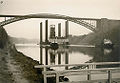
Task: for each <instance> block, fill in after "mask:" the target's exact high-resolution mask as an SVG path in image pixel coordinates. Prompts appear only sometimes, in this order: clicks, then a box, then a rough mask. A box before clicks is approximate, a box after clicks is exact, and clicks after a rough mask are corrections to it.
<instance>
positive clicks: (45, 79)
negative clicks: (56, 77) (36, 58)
mask: <svg viewBox="0 0 120 83" xmlns="http://www.w3.org/2000/svg"><path fill="white" fill-rule="evenodd" d="M44 71H46V67H44ZM44 83H47V77H46V74H44Z"/></svg>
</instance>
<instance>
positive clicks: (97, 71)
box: [35, 62, 120, 83]
mask: <svg viewBox="0 0 120 83" xmlns="http://www.w3.org/2000/svg"><path fill="white" fill-rule="evenodd" d="M119 64H120V62H101V63H84V64H65V65H37V66H35V68H44V71H42V74H43V75H44V83H47V77H53V76H54V77H56V83H90V82H91V83H92V82H107V83H112V81H117V80H119V81H120V78H119V77H118V78H114V79H113V78H112V73H116V72H117V73H120V67H119V66H118V67H113V68H95V69H79V70H62V71H46V68H49V67H66V66H67V67H68V66H81V65H86V66H91V65H96V66H98V65H119ZM93 74H96V75H98V74H107V76H108V78H107V79H100V80H92V79H91V75H93ZM70 75H87V80H86V81H74V82H73V81H72V82H59V77H60V76H70Z"/></svg>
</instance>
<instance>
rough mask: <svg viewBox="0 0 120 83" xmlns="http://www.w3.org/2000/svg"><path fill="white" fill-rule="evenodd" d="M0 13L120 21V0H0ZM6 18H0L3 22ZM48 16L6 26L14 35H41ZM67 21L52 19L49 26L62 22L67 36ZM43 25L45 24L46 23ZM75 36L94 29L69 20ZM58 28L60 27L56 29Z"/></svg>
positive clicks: (70, 31) (36, 36)
mask: <svg viewBox="0 0 120 83" xmlns="http://www.w3.org/2000/svg"><path fill="white" fill-rule="evenodd" d="M1 1H3V3H0V14H17V15H27V14H38V13H53V14H62V15H68V16H73V17H79V18H108V19H119V20H120V0H0V2H1ZM2 19H3V18H0V21H2ZM45 20H46V19H27V20H22V21H19V22H15V23H12V24H9V25H7V26H5V27H4V28H5V29H6V31H7V33H8V34H9V35H10V36H13V37H24V38H32V39H33V38H39V24H40V22H43V24H44V22H45ZM64 22H65V20H55V19H49V25H51V24H55V25H56V27H57V23H62V34H63V36H64V27H65V26H64V25H65V24H64ZM43 27H44V26H43ZM69 27H70V29H69V33H70V34H72V35H83V34H88V33H90V32H91V31H90V30H88V29H86V28H85V27H82V26H80V25H78V24H75V23H72V22H69ZM56 31H57V29H56Z"/></svg>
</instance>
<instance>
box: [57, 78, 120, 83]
mask: <svg viewBox="0 0 120 83" xmlns="http://www.w3.org/2000/svg"><path fill="white" fill-rule="evenodd" d="M112 80H113V81H114V82H115V83H117V82H118V81H120V78H115V79H112ZM107 81H108V79H101V80H86V81H71V82H59V83H93V82H107Z"/></svg>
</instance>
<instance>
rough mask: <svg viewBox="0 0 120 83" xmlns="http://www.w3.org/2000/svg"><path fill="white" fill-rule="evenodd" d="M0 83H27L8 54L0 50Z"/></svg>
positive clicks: (18, 67)
mask: <svg viewBox="0 0 120 83" xmlns="http://www.w3.org/2000/svg"><path fill="white" fill-rule="evenodd" d="M0 83H29V82H28V80H26V79H25V78H24V77H23V76H22V72H21V69H20V66H19V65H18V64H17V63H16V62H15V61H14V59H13V57H12V56H10V54H9V53H8V52H5V51H2V50H0Z"/></svg>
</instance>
